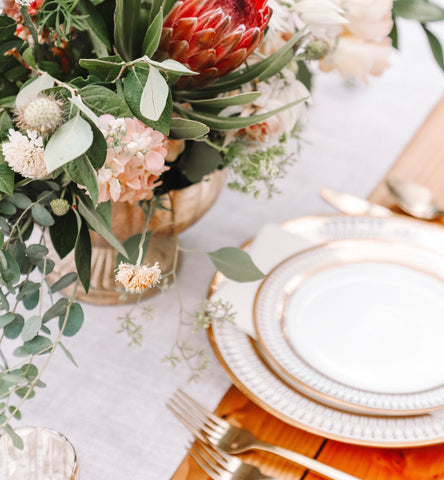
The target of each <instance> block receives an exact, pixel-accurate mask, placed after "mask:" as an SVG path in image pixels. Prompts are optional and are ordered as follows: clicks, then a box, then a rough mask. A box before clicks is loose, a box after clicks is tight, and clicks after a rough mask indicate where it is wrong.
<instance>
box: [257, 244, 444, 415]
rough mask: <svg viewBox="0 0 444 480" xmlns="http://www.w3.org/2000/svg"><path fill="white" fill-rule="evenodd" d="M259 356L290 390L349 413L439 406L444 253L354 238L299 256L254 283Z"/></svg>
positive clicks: (412, 411)
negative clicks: (286, 383) (297, 391)
mask: <svg viewBox="0 0 444 480" xmlns="http://www.w3.org/2000/svg"><path fill="white" fill-rule="evenodd" d="M253 318H254V324H255V330H256V338H257V341H258V343H259V346H260V351H261V352H262V353H263V356H264V358H265V359H266V360H267V362H268V363H269V364H270V366H271V367H272V368H273V369H274V370H275V371H276V372H277V373H278V375H280V376H281V377H282V378H283V379H284V380H285V381H287V382H288V383H289V384H290V385H292V386H294V387H295V388H296V389H298V390H300V391H301V392H302V393H305V394H306V395H309V396H311V397H312V398H314V399H315V400H317V401H320V402H323V403H326V404H328V405H331V406H333V407H337V408H342V409H346V410H349V411H351V412H354V413H364V414H374V415H418V414H422V413H426V412H429V411H431V410H434V409H438V408H442V406H443V405H444V352H443V350H442V349H441V347H440V343H441V338H444V321H443V320H442V319H443V318H444V256H443V255H440V254H438V253H436V252H434V251H432V250H428V249H423V248H420V247H418V246H413V245H409V244H407V243H399V242H393V241H390V242H387V241H382V240H374V239H373V240H368V239H352V240H342V241H334V242H330V243H325V244H322V245H319V246H315V247H312V248H309V249H306V250H303V251H302V252H299V253H297V254H295V255H293V256H291V257H290V258H288V259H286V260H284V261H283V262H282V263H280V264H279V265H278V266H277V267H276V268H275V269H274V270H273V271H272V272H271V273H270V274H269V275H268V276H267V277H266V278H265V280H264V281H263V282H262V284H261V286H260V287H259V289H258V291H257V294H256V299H255V304H254V309H253Z"/></svg>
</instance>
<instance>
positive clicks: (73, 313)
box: [59, 303, 84, 337]
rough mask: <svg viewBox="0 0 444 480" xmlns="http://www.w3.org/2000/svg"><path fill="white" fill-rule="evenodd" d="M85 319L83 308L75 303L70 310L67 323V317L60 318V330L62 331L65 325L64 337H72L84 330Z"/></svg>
mask: <svg viewBox="0 0 444 480" xmlns="http://www.w3.org/2000/svg"><path fill="white" fill-rule="evenodd" d="M83 318H84V315H83V310H82V307H81V306H80V304H78V303H73V304H72V306H71V308H70V310H69V313H68V318H66V323H65V316H62V317H59V329H60V330H62V328H63V324H65V327H64V328H63V335H64V336H65V337H72V336H74V335H75V334H76V333H77V332H78V331H79V330H80V329H81V328H82V325H83Z"/></svg>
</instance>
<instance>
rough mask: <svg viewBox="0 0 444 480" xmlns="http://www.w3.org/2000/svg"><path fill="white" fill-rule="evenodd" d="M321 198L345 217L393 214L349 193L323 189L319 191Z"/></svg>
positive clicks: (386, 215)
mask: <svg viewBox="0 0 444 480" xmlns="http://www.w3.org/2000/svg"><path fill="white" fill-rule="evenodd" d="M321 197H322V198H323V199H324V200H325V201H326V202H327V203H329V204H330V205H332V206H333V207H335V208H336V209H337V210H339V211H340V212H342V213H345V214H346V215H370V216H374V217H388V216H391V215H393V212H392V211H391V210H389V209H388V208H386V207H383V206H381V205H378V204H376V203H371V202H369V201H368V200H364V199H363V198H360V197H357V196H355V195H351V194H349V193H344V192H337V191H335V190H331V189H330V188H323V189H322V190H321Z"/></svg>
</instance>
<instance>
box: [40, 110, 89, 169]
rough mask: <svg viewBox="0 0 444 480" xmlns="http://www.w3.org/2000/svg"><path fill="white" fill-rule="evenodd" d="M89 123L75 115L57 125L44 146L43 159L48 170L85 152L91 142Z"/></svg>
mask: <svg viewBox="0 0 444 480" xmlns="http://www.w3.org/2000/svg"><path fill="white" fill-rule="evenodd" d="M93 139H94V135H93V132H92V128H91V125H90V124H89V123H88V122H87V121H86V120H84V119H83V118H82V117H80V116H77V117H74V118H72V119H71V120H69V121H68V122H67V123H65V124H63V125H62V126H61V127H59V128H58V129H57V130H56V131H55V132H54V133H53V134H52V136H51V138H50V139H49V141H48V143H47V144H46V147H45V152H44V160H45V163H46V167H47V168H48V171H49V172H52V171H54V170H56V169H57V168H59V167H61V166H62V165H65V164H66V163H68V162H70V161H71V160H74V159H75V158H77V157H79V156H80V155H82V154H83V153H85V152H86V151H87V150H88V149H89V147H91V144H92V142H93Z"/></svg>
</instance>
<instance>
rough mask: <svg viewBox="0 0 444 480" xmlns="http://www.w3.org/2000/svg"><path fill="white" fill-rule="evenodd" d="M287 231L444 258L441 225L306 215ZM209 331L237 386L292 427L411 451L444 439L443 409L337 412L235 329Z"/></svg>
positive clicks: (325, 240) (224, 326) (221, 326)
mask: <svg viewBox="0 0 444 480" xmlns="http://www.w3.org/2000/svg"><path fill="white" fill-rule="evenodd" d="M283 228H284V230H285V231H286V232H290V233H293V234H295V235H299V236H303V237H304V238H306V239H309V240H310V241H311V242H312V243H313V244H318V245H321V244H326V243H329V242H333V241H337V240H351V239H370V240H376V239H377V240H382V241H386V242H398V244H400V245H402V244H407V246H412V245H415V246H416V247H419V248H422V249H424V250H431V251H433V252H435V253H438V254H440V255H444V229H442V227H439V226H436V225H430V224H426V223H424V222H420V221H416V220H411V219H407V218H404V217H400V216H394V217H389V218H377V217H344V216H319V217H305V218H301V219H297V220H293V221H290V222H287V223H286V224H284V225H283ZM247 248H248V247H247ZM295 253H297V252H295ZM430 255H432V253H431V252H430ZM432 256H433V255H432ZM224 281H225V279H224V277H223V276H222V275H219V274H218V275H216V277H215V278H214V280H213V283H212V287H211V291H210V295H211V293H212V292H214V291H215V290H216V289H217V287H218V284H220V283H221V282H224ZM252 288H256V287H255V286H254V285H253V286H252ZM227 300H229V298H228V299H227ZM209 333H210V341H211V343H212V346H213V349H214V351H215V353H216V355H217V357H218V359H219V361H220V363H221V364H222V366H223V368H224V369H225V371H226V373H227V374H228V376H229V377H230V379H231V380H232V381H233V383H234V384H235V385H236V386H237V387H238V388H239V389H240V390H241V391H242V392H243V393H244V394H245V395H246V396H247V397H248V398H250V399H251V400H252V401H254V402H255V403H257V404H258V405H260V406H261V407H262V408H264V409H265V410H266V411H268V412H269V413H271V414H272V415H274V416H276V417H278V418H280V419H281V420H283V421H285V422H287V423H289V424H291V425H293V426H296V427H298V428H301V429H304V430H306V431H309V432H312V433H315V434H318V435H322V436H324V437H327V438H332V439H336V440H339V441H343V442H348V443H355V444H360V445H370V446H383V447H408V446H419V445H430V444H436V443H441V442H443V441H444V410H442V409H436V410H431V411H429V412H427V413H424V414H418V415H409V416H383V415H374V414H363V413H359V414H358V413H353V412H350V411H346V410H344V409H340V408H334V407H332V406H331V405H329V404H327V403H325V402H324V401H316V400H314V399H313V398H311V397H309V396H307V395H305V394H303V393H301V392H300V391H299V390H298V389H296V388H294V386H292V385H291V384H289V383H288V382H287V381H285V380H284V379H283V378H282V376H281V375H278V374H277V373H276V371H275V370H273V369H272V368H270V366H269V364H268V363H267V362H265V360H264V358H263V356H262V355H261V353H260V352H259V348H258V343H257V342H255V341H254V340H252V339H251V337H249V336H248V335H247V334H246V333H244V332H243V331H241V330H240V329H239V328H237V327H236V326H235V325H233V324H231V323H229V322H223V323H219V322H216V323H214V324H213V325H212V327H211V329H210V332H209ZM407 395H408V393H407ZM417 407H418V408H420V406H417Z"/></svg>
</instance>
